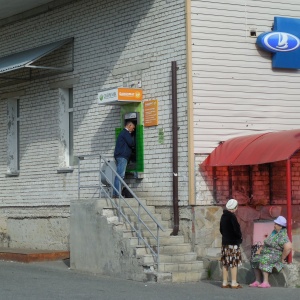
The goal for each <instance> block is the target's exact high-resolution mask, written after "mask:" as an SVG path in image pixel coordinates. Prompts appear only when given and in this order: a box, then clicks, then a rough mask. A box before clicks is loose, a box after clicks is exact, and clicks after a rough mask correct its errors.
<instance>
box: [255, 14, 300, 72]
mask: <svg viewBox="0 0 300 300" xmlns="http://www.w3.org/2000/svg"><path fill="white" fill-rule="evenodd" d="M256 44H257V45H258V46H259V47H260V48H262V49H263V50H265V51H268V52H271V53H273V56H272V67H273V68H283V69H300V19H295V18H284V17H274V27H273V31H271V32H264V33H262V34H260V35H259V36H258V37H257V40H256Z"/></svg>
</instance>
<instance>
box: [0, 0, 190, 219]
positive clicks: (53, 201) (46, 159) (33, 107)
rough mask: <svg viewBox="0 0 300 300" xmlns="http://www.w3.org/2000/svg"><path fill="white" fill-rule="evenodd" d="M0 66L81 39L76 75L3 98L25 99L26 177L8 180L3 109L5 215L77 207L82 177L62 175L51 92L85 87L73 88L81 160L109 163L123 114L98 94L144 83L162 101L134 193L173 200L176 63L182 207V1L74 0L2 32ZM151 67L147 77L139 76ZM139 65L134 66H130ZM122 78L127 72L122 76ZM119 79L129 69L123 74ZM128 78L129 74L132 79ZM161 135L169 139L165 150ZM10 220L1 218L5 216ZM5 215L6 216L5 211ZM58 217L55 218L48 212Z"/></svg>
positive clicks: (1, 109)
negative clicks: (6, 59)
mask: <svg viewBox="0 0 300 300" xmlns="http://www.w3.org/2000/svg"><path fill="white" fill-rule="evenodd" d="M0 37H1V43H0V57H2V56H5V55H8V54H11V53H16V52H19V51H22V50H25V49H29V48H34V47H37V46H40V45H44V44H47V43H51V42H54V41H57V40H61V39H65V38H69V37H74V60H75V64H74V72H73V74H72V73H66V74H63V75H60V76H53V77H49V78H46V79H39V80H35V81H33V82H30V83H24V84H20V85H18V86H11V87H8V88H7V89H2V88H1V91H4V92H12V91H18V90H25V95H24V96H22V97H21V98H20V99H21V107H20V109H21V116H20V117H21V144H20V146H21V153H20V154H21V166H20V175H19V176H18V177H14V178H8V177H5V176H4V174H5V172H6V164H7V162H6V122H5V120H6V106H7V104H6V100H5V99H1V100H0V116H1V121H0V122H1V123H0V124H1V128H0V149H1V154H0V172H1V173H2V176H0V188H1V195H0V209H1V206H10V207H26V206H33V207H34V206H43V205H50V206H53V207H57V206H58V207H59V206H61V205H68V204H69V203H70V201H71V200H72V199H76V198H77V169H76V168H75V170H74V172H73V173H68V174H57V169H58V168H59V158H58V156H59V99H58V98H59V97H58V89H51V88H50V86H49V85H51V84H52V83H55V82H59V81H61V80H65V79H69V78H79V83H78V84H75V85H74V86H73V89H74V133H75V136H74V152H75V155H76V154H87V153H102V154H105V155H107V156H112V153H113V148H114V143H115V142H114V128H115V127H119V126H120V115H119V111H120V108H119V107H117V106H114V107H110V106H98V104H97V102H96V95H97V93H98V92H99V91H101V90H104V89H109V88H113V87H116V86H120V85H123V86H127V85H128V84H129V83H130V82H131V81H132V80H142V83H143V90H144V99H158V100H159V125H158V126H157V127H149V128H145V129H144V136H145V172H144V179H143V180H141V181H140V183H135V186H136V188H137V193H140V195H141V196H144V197H148V198H151V199H152V200H151V202H152V203H156V204H158V205H163V204H166V203H169V202H170V200H171V199H172V116H171V61H177V65H178V75H177V76H178V87H177V89H178V124H179V127H180V129H179V132H178V134H179V185H180V188H179V193H180V195H179V198H180V200H181V204H184V203H187V197H188V196H187V195H188V192H187V191H188V185H187V175H186V173H187V170H186V168H187V129H186V127H187V126H186V125H187V124H186V105H187V104H186V102H187V101H186V69H185V62H186V61H185V15H184V0H174V1H172V2H170V1H164V0H153V1H148V0H142V1H134V0H131V1H117V0H112V1H98V0H89V1H83V0H82V1H73V2H72V3H71V4H69V5H66V6H63V7H61V8H59V9H54V10H52V11H49V12H47V13H43V14H41V15H38V16H35V17H32V18H29V19H25V20H21V21H19V22H16V23H13V24H10V25H8V26H4V27H1V28H0ZM144 63H148V64H149V68H146V69H144V68H141V69H139V66H142V65H143V66H145V64H144ZM133 66H135V67H133ZM120 70H121V71H120ZM122 70H125V71H123V72H122ZM126 70H127V71H126ZM158 128H163V129H164V132H165V140H164V144H159V143H158ZM2 213H3V212H2ZM0 214H1V210H0ZM49 215H50V216H51V209H49Z"/></svg>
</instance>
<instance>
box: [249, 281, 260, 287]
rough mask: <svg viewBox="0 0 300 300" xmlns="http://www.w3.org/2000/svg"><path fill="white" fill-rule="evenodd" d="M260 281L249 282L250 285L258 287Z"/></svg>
mask: <svg viewBox="0 0 300 300" xmlns="http://www.w3.org/2000/svg"><path fill="white" fill-rule="evenodd" d="M259 285H260V283H259V282H258V281H254V282H253V283H251V284H249V286H250V287H258V286H259Z"/></svg>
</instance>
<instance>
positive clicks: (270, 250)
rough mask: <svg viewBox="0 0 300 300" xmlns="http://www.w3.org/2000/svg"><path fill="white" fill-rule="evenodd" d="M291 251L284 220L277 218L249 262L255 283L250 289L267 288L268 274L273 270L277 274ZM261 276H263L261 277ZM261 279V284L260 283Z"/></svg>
mask: <svg viewBox="0 0 300 300" xmlns="http://www.w3.org/2000/svg"><path fill="white" fill-rule="evenodd" d="M291 250H292V243H291V242H290V240H289V238H288V235H287V231H286V219H285V218H284V217H282V216H279V217H278V218H277V219H276V220H274V230H273V231H272V232H271V234H270V235H269V236H268V237H267V238H266V239H265V240H264V244H263V246H261V247H260V248H259V249H258V250H257V252H256V254H255V255H254V257H253V258H252V260H251V266H252V268H253V269H254V273H255V281H254V282H253V283H251V284H250V285H249V286H250V287H259V288H269V287H271V285H270V283H269V274H270V273H272V271H273V269H276V270H277V271H278V272H279V271H280V270H281V269H282V268H283V264H285V263H286V262H285V259H286V258H287V256H288V255H289V253H290V252H291ZM261 275H263V276H261ZM261 277H263V282H262V283H261Z"/></svg>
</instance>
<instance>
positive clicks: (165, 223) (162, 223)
mask: <svg viewBox="0 0 300 300" xmlns="http://www.w3.org/2000/svg"><path fill="white" fill-rule="evenodd" d="M143 222H144V223H145V225H146V226H147V227H148V228H149V229H151V231H152V232H156V228H157V225H156V223H155V222H154V221H143ZM132 224H133V226H134V227H135V228H138V223H137V222H136V221H135V222H132ZM159 224H160V226H162V228H163V229H169V228H170V227H171V226H170V225H171V222H170V221H159ZM145 225H144V224H141V230H145ZM129 229H131V227H130V225H129V224H127V223H124V230H129Z"/></svg>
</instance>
